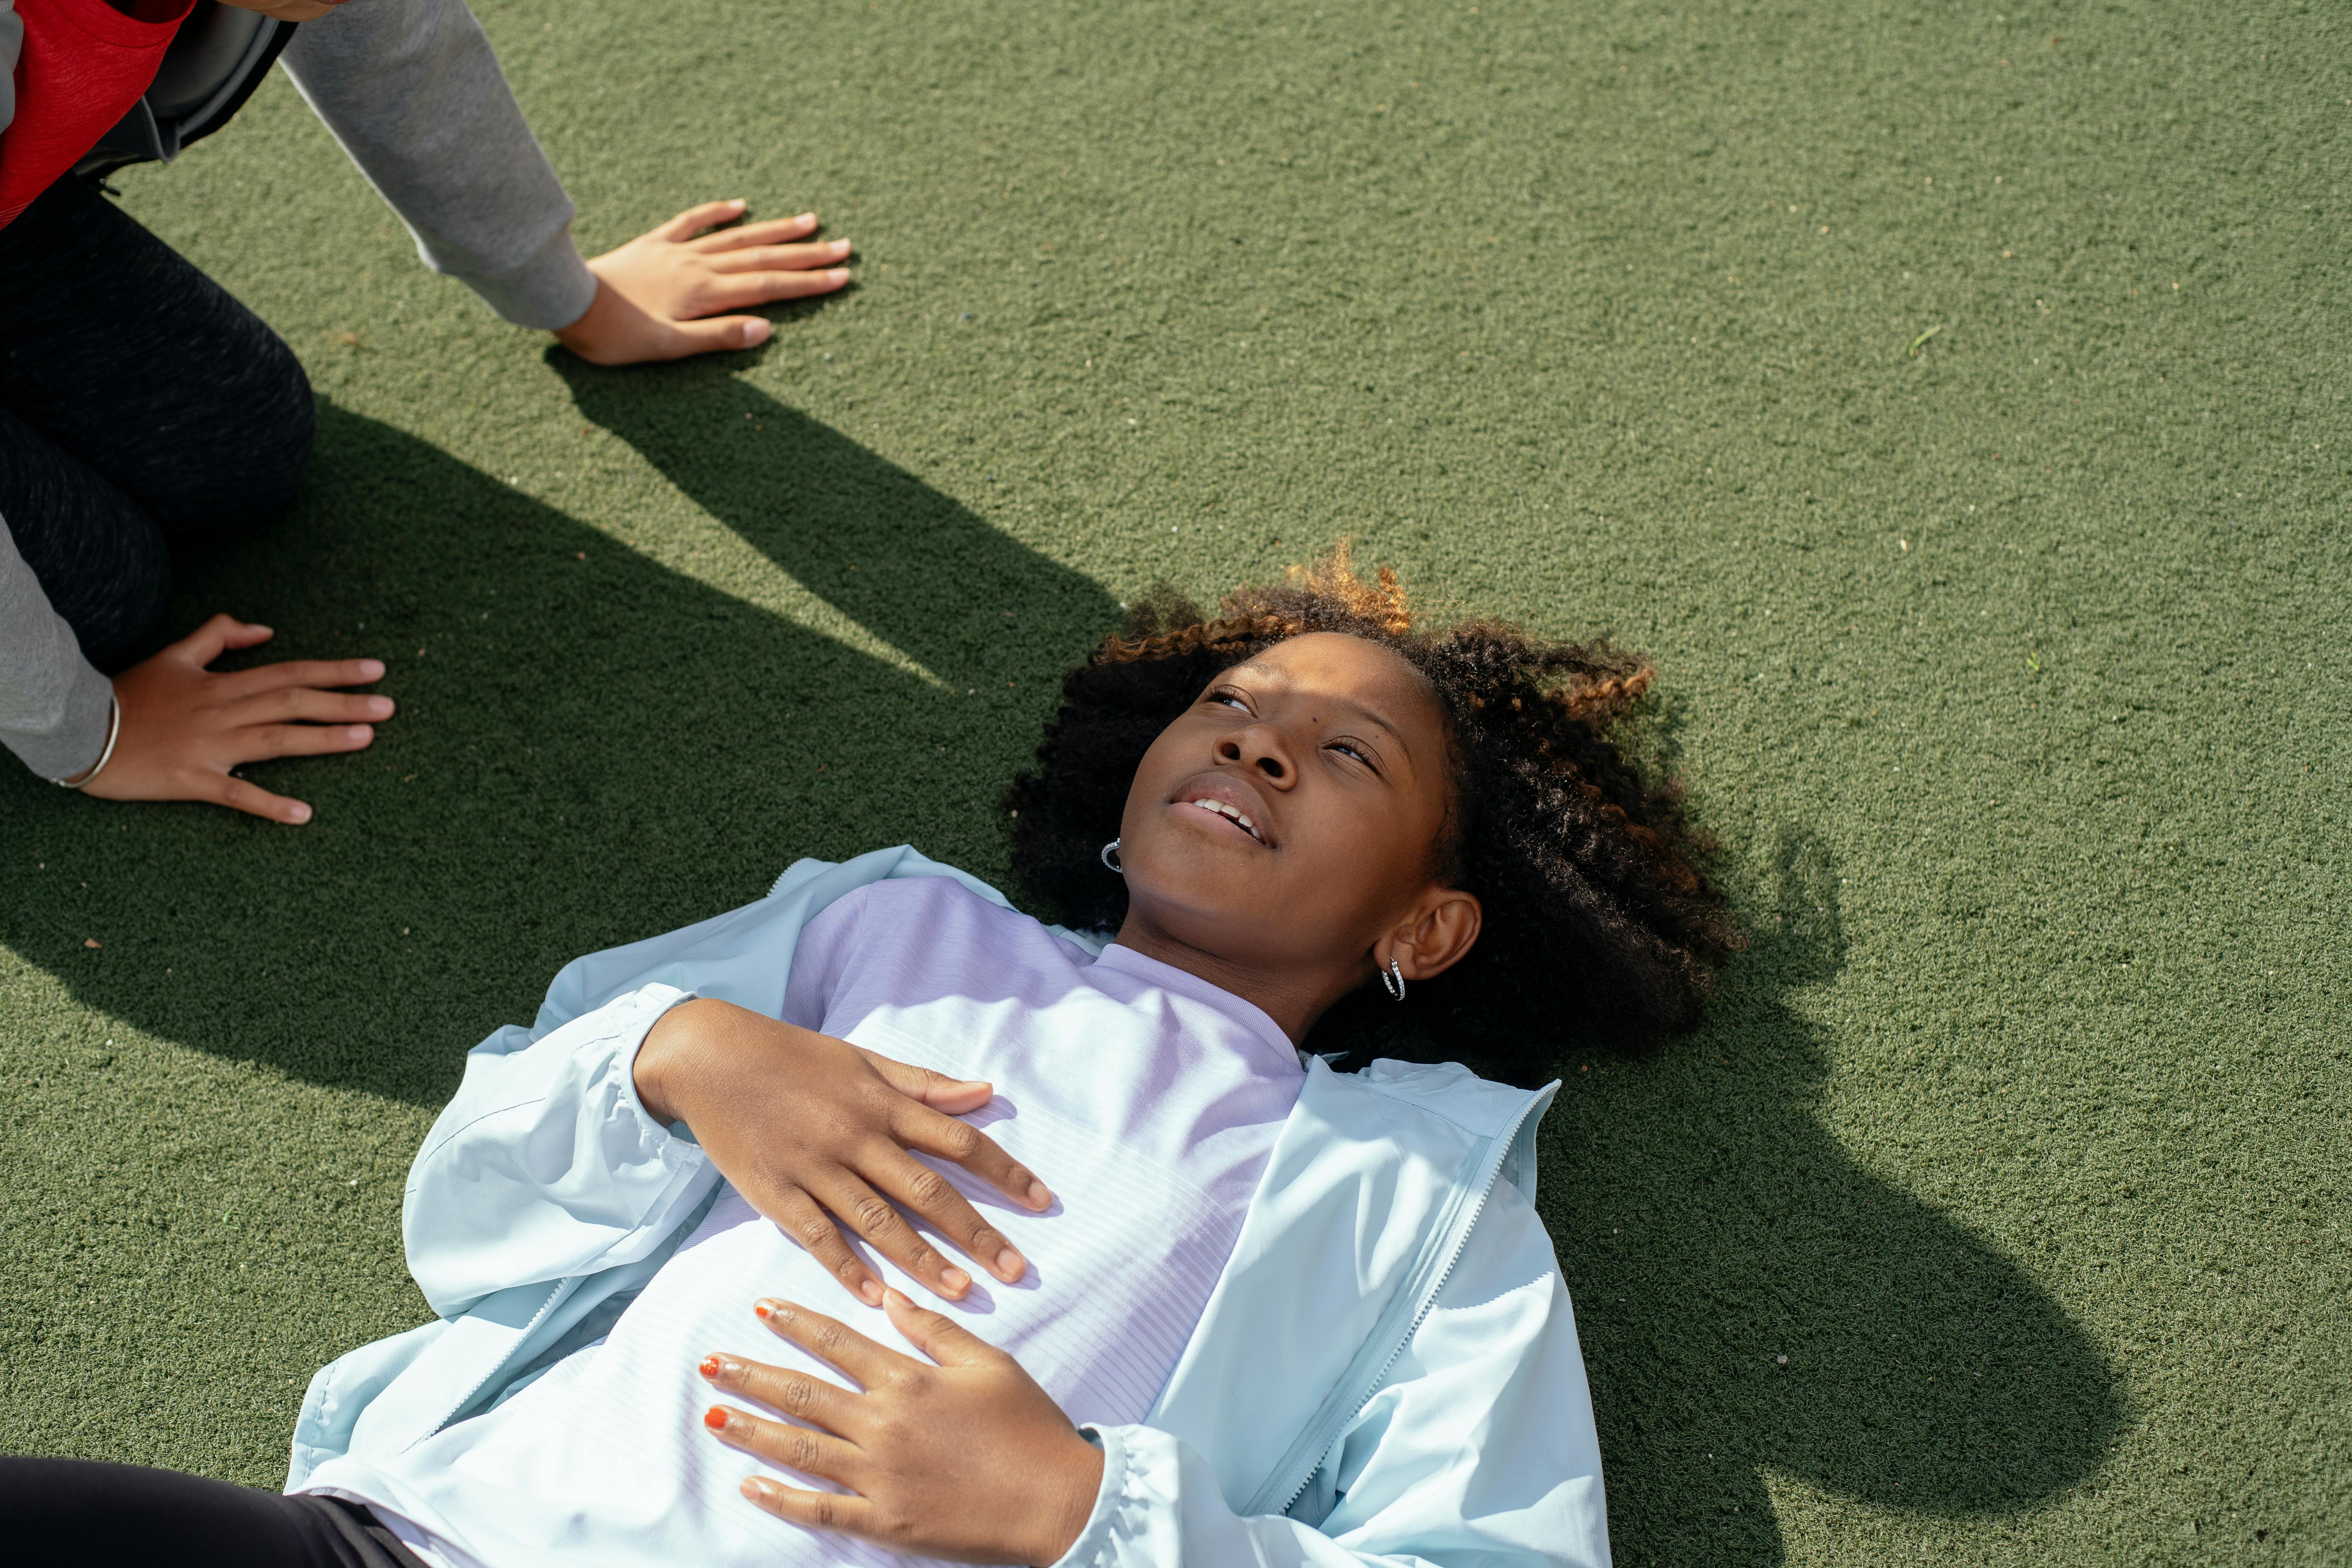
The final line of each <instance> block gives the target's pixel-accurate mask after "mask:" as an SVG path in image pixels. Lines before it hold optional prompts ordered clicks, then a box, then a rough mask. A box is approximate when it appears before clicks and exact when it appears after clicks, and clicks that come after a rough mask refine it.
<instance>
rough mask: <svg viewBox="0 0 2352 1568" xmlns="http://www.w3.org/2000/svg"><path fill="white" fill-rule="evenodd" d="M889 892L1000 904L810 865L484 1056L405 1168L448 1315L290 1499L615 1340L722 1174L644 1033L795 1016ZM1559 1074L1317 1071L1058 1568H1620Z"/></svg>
mask: <svg viewBox="0 0 2352 1568" xmlns="http://www.w3.org/2000/svg"><path fill="white" fill-rule="evenodd" d="M886 877H953V878H955V879H958V880H960V881H961V882H962V883H963V884H964V885H965V886H967V887H969V888H971V889H973V890H974V891H975V892H977V893H979V894H981V895H982V896H983V897H986V898H988V899H990V900H993V901H995V902H997V903H1000V904H1002V903H1003V902H1004V901H1005V900H1004V899H1003V895H1002V894H999V893H998V892H997V891H996V890H995V889H992V888H989V887H987V886H986V885H985V884H982V883H981V882H978V881H976V880H974V879H972V878H971V877H969V876H966V875H965V874H964V873H962V872H961V871H957V870H955V869H953V868H950V867H946V866H941V865H939V864H937V863H935V862H933V861H930V860H927V859H925V858H923V857H922V856H920V855H919V854H917V853H916V852H915V851H914V850H912V849H910V848H907V847H903V846H902V847H898V848H896V849H884V850H877V851H876V852H874V853H872V854H869V855H863V856H860V857H858V858H856V859H854V860H850V861H846V862H845V863H843V864H840V865H831V864H827V863H825V862H823V861H816V860H803V861H800V862H799V863H797V864H796V865H794V866H793V868H791V869H790V870H788V871H786V872H785V873H784V875H783V876H782V878H781V879H778V881H777V883H776V886H775V888H774V889H773V890H772V892H771V893H770V894H769V895H768V897H766V898H765V899H762V900H760V901H759V902H757V903H753V904H749V905H746V906H745V907H744V908H742V909H740V910H733V911H732V912H730V913H728V914H724V915H720V916H719V917H718V918H716V919H714V920H709V921H703V922H701V923H700V924H698V925H694V926H688V928H686V929H685V930H683V931H675V932H672V933H671V934H670V935H667V936H664V937H656V938H655V939H653V940H652V941H649V942H636V943H634V944H632V945H630V946H627V947H621V948H614V949H612V950H610V951H608V952H600V953H592V954H590V955H589V956H588V957H586V958H583V959H579V960H577V961H575V962H574V963H571V964H569V965H567V966H566V967H565V968H564V970H563V972H562V973H560V974H559V975H557V976H556V979H555V983H554V984H553V985H552V986H551V987H550V988H549V991H548V994H547V1001H546V1003H545V1005H543V1006H541V1009H540V1013H539V1017H538V1019H537V1020H536V1022H534V1023H533V1025H532V1026H531V1027H530V1029H528V1030H525V1029H522V1028H520V1027H514V1026H509V1027H508V1028H505V1029H501V1030H499V1032H498V1033H497V1034H494V1035H492V1036H491V1037H489V1038H488V1039H487V1040H485V1041H483V1042H482V1043H481V1044H480V1045H479V1046H478V1047H475V1048H474V1050H473V1051H472V1052H471V1053H470V1054H469V1055H468V1057H467V1062H466V1077H465V1082H464V1084H463V1085H462V1086H461V1087H460V1088H459V1089H458V1091H457V1098H456V1099H454V1100H451V1101H450V1103H449V1106H448V1108H447V1109H446V1110H444V1111H443V1112H442V1114H441V1117H440V1120H439V1121H436V1123H435V1124H434V1127H433V1131H432V1133H431V1134H430V1135H429V1136H428V1137H427V1138H426V1140H425V1147H424V1150H423V1151H422V1152H420V1153H419V1154H418V1155H417V1158H416V1163H415V1167H414V1168H413V1169H412V1171H411V1172H410V1174H409V1181H408V1189H407V1196H406V1207H405V1215H404V1233H405V1237H406V1240H407V1245H408V1263H409V1268H410V1269H411V1270H412V1272H414V1273H415V1277H416V1281H417V1283H418V1285H419V1286H421V1287H422V1288H423V1289H424V1291H425V1299H426V1300H428V1301H429V1302H431V1303H432V1306H433V1309H434V1310H435V1311H436V1312H437V1313H438V1314H439V1315H440V1316H439V1320H438V1321H435V1322H431V1323H427V1324H425V1326H424V1327H422V1328H418V1329H414V1330H411V1331H409V1332H407V1333H404V1334H399V1335H395V1336H394V1337H393V1338H391V1339H388V1340H380V1341H378V1342H375V1343H373V1344H370V1345H365V1346H362V1348H360V1349H359V1350H356V1351H353V1352H351V1353H350V1354H349V1355H346V1356H344V1357H343V1358H342V1359H341V1360H340V1361H337V1362H335V1363H332V1364H331V1365H330V1366H327V1367H325V1368H323V1369H322V1370H320V1373H318V1375H317V1376H316V1377H314V1378H312V1379H311V1381H310V1393H309V1394H308V1395H307V1396H306V1397H305V1398H304V1400H303V1403H302V1413H301V1416H300V1418H299V1421H298V1422H297V1424H296V1426H295V1430H294V1445H293V1463H292V1467H291V1469H290V1471H289V1476H288V1479H287V1489H289V1491H290V1490H294V1489H299V1487H301V1486H302V1485H303V1483H304V1481H305V1480H306V1479H307V1478H308V1477H310V1474H311V1473H312V1472H313V1471H314V1470H315V1469H316V1468H318V1467H319V1466H320V1465H322V1464H325V1463H327V1462H328V1461H330V1460H331V1459H332V1458H335V1457H336V1456H339V1455H342V1454H346V1453H348V1454H351V1455H352V1456H353V1457H354V1458H361V1459H366V1458H371V1457H372V1456H379V1455H388V1454H391V1453H395V1452H398V1451H399V1450H400V1449H403V1448H405V1447H408V1446H409V1445H410V1444H412V1443H415V1442H416V1441H418V1440H420V1439H422V1438H424V1437H426V1436H430V1435H431V1434H433V1433H434V1432H436V1431H438V1430H440V1429H441V1428H443V1427H444V1426H447V1425H448V1424H449V1423H451V1422H453V1421H458V1420H462V1419H465V1418H466V1417H467V1416H469V1415H477V1414H479V1413H480V1412H481V1411H483V1410H486V1409H488V1408H489V1407H491V1406H492V1405H496V1404H498V1403H499V1401H500V1400H502V1399H504V1398H506V1397H507V1396H508V1395H509V1394H513V1393H514V1392H515V1391H516V1390H517V1389H519V1388H520V1387H521V1386H523V1385H524V1384H527V1383H529V1382H530V1380H531V1379H532V1378H533V1377H535V1376H537V1375H538V1374H539V1373H541V1372H543V1371H545V1370H546V1369H547V1368H548V1367H550V1366H552V1365H553V1364H554V1363H556V1362H557V1361H559V1360H561V1359H562V1357H563V1356H565V1355H567V1354H569V1353H571V1352H572V1351H573V1350H575V1349H578V1348H580V1347H581V1346H583V1345H585V1344H588V1343H590V1342H593V1341H594V1340H596V1339H598V1338H600V1337H601V1336H602V1335H603V1334H604V1333H605V1332H606V1331H608V1330H609V1329H610V1327H611V1325H612V1323H613V1322H614V1320H615V1319H616V1318H617V1317H618V1316H619V1314H620V1311H621V1310H622V1309H623V1308H624V1307H625V1305H626V1304H627V1303H628V1301H629V1300H631V1299H632V1298H633V1297H634V1296H635V1294H636V1292H637V1291H638V1290H640V1289H643V1288H644V1286H645V1284H646V1281H647V1280H649V1279H652V1278H653V1276H654V1274H655V1272H656V1270H657V1269H659V1268H660V1267H661V1266H662V1264H663V1262H664V1261H665V1260H666V1259H667V1258H668V1256H669V1254H670V1253H671V1251H673V1250H674V1249H675V1248H676V1247H677V1245H678V1243H679V1242H680V1241H681V1240H682V1239H683V1238H684V1237H686V1236H687V1235H688V1233H689V1232H690V1231H691V1230H692V1228H693V1226H694V1225H695V1224H696V1222H697V1221H698V1219H699V1218H700V1216H701V1215H703V1214H704V1213H705V1212H706V1211H707V1209H708V1207H709V1205H710V1203H711V1202H712V1200H713V1199H714V1197H715V1196H716V1194H718V1192H719V1188H720V1186H721V1184H722V1182H721V1178H720V1177H719V1173H717V1171H716V1170H714V1169H713V1168H712V1166H711V1164H710V1163H709V1158H708V1157H707V1156H706V1155H704V1153H703V1152H702V1151H701V1150H700V1149H699V1148H698V1146H697V1145H696V1144H695V1143H694V1142H692V1141H691V1139H690V1138H689V1137H686V1136H680V1135H678V1134H677V1132H674V1131H671V1130H667V1129H664V1128H662V1127H660V1126H658V1125H656V1123H655V1122H654V1121H652V1120H651V1119H650V1118H648V1117H647V1116H646V1113H645V1110H644V1108H643V1107H642V1106H641V1105H639V1103H638V1101H637V1099H636V1095H635V1088H634V1085H633V1080H632V1076H631V1075H632V1065H633V1062H634V1058H635V1052H636V1047H637V1046H638V1044H639V1043H640V1042H641V1041H642V1040H643V1039H644V1037H645V1034H646V1030H647V1029H648V1028H650V1027H651V1026H652V1025H653V1022H654V1020H655V1019H656V1018H658V1017H659V1016H661V1014H662V1013H663V1012H664V1011H666V1010H667V1008H668V1007H670V1006H672V1005H676V1003H677V1002H678V1001H680V1000H682V999H684V998H685V997H686V996H688V995H702V996H715V997H719V998H722V999H724V1000H727V1001H730V1002H733V1003H736V1004H738V1005H741V1006H745V1007H750V1008H754V1009H756V1010H758V1011H760V1012H763V1013H765V1014H767V1015H769V1016H778V1015H779V1014H780V1013H781V1011H782V1002H783V993H784V982H785V977H786V975H787V974H788V973H790V970H791V967H792V955H793V945H794V943H795V942H797V941H798V938H799V935H800V931H801V928H802V927H803V925H804V924H806V923H807V921H808V920H809V918H810V917H811V916H812V915H814V913H815V912H816V911H817V910H821V909H823V908H824V906H825V905H826V904H828V903H830V902H832V901H833V900H835V899H836V898H839V897H840V896H841V895H842V894H844V893H845V892H847V891H849V890H850V889H853V888H858V887H863V886H865V885H866V884H867V883H869V882H873V881H877V880H880V879H883V878H886ZM1557 1087H1558V1086H1557V1085H1554V1086H1551V1087H1550V1088H1547V1089H1541V1090H1538V1091H1537V1092H1534V1093H1528V1092H1526V1091H1524V1090H1520V1089H1507V1088H1505V1087H1503V1086H1501V1085H1499V1084H1494V1083H1488V1082H1486V1081H1485V1080H1483V1079H1478V1078H1475V1077H1474V1076H1472V1075H1471V1074H1470V1073H1468V1072H1467V1071H1465V1070H1464V1069H1463V1068H1458V1067H1415V1066H1409V1065H1406V1064H1403V1063H1400V1062H1392V1061H1381V1062H1374V1063H1372V1064H1371V1065H1370V1067H1368V1068H1365V1069H1363V1070H1362V1071H1361V1072H1357V1073H1340V1072H1335V1071H1333V1070H1332V1069H1331V1068H1329V1067H1328V1065H1326V1064H1325V1063H1324V1062H1322V1061H1320V1060H1312V1059H1310V1061H1309V1062H1308V1064H1307V1082H1306V1086H1305V1088H1304V1089H1302V1090H1301V1092H1300V1094H1299V1098H1298V1102H1297V1107H1296V1108H1295V1109H1294V1110H1292V1112H1291V1114H1290V1117H1289V1120H1288V1121H1286V1123H1285V1124H1284V1126H1283V1129H1282V1131H1281V1133H1280V1135H1279V1136H1278V1137H1277V1139H1276V1143H1275V1148H1274V1152H1273V1154H1272V1155H1271V1157H1270V1158H1269V1160H1268V1162H1267V1165H1266V1171H1265V1177H1264V1179H1263V1181H1262V1182H1261V1184H1260V1185H1259V1188H1258V1191H1257V1194H1256V1195H1255V1197H1254V1198H1253V1199H1252V1200H1251V1203H1250V1207H1249V1210H1248V1213H1247V1214H1246V1215H1245V1216H1244V1219H1243V1223H1242V1229H1241V1235H1240V1237H1239V1239H1238V1241H1237V1242H1236V1243H1235V1246H1234V1254H1233V1257H1232V1258H1231V1259H1230V1260H1229V1261H1228V1262H1227V1264H1226V1265H1225V1269H1224V1273H1223V1276H1222V1277H1221V1278H1220V1279H1219V1280H1218V1283H1217V1286H1216V1288H1215V1289H1214V1291H1213V1293H1212V1295H1211V1296H1210V1299H1209V1304H1208V1307H1207V1309H1206V1310H1204V1311H1203V1313H1202V1318H1201V1321H1200V1324H1199V1326H1198V1327H1197V1328H1196V1329H1195V1330H1194V1331H1193V1334H1192V1341H1191V1342H1190V1343H1189V1344H1188V1345H1187V1346H1186V1347H1185V1350H1184V1352H1183V1354H1182V1356H1181V1358H1180V1359H1179V1361H1178V1363H1177V1365H1176V1370H1175V1372H1174V1373H1172V1374H1171V1376H1170V1378H1169V1381H1168V1385H1167V1387H1166V1388H1165V1389H1164V1390H1163V1391H1162V1392H1161V1394H1160V1398H1159V1401H1158V1403H1157V1404H1156V1405H1154V1406H1153V1407H1152V1410H1151V1413H1150V1415H1149V1417H1148V1418H1147V1419H1146V1420H1145V1422H1144V1423H1143V1424H1141V1425H1139V1426H1114V1427H1103V1428H1097V1429H1095V1430H1094V1434H1093V1435H1094V1436H1096V1437H1097V1439H1098V1440H1099V1441H1100V1443H1101V1444H1102V1446H1103V1449H1104V1453H1105V1458H1106V1463H1105V1465H1104V1468H1103V1483H1102V1489H1101V1492H1100V1493H1099V1494H1098V1496H1097V1500H1096V1503H1095V1509H1094V1513H1093V1516H1092V1517H1091V1519H1090V1520H1089V1521H1087V1527H1086V1530H1085V1531H1084V1532H1083V1533H1082V1534H1081V1535H1080V1537H1079V1539H1078V1542H1077V1543H1076V1546H1074V1547H1073V1548H1072V1549H1071V1550H1070V1552H1069V1553H1068V1555H1067V1556H1066V1558H1064V1560H1063V1563H1064V1565H1065V1568H1078V1565H1085V1568H1112V1565H1118V1568H1146V1565H1149V1568H1196V1565H1197V1568H1210V1565H1214V1568H1241V1565H1245V1564H1293V1563H1296V1564H1317V1565H1328V1568H1342V1565H1345V1568H1361V1565H1362V1564H1367V1563H1383V1564H1399V1565H1402V1564H1424V1563H1425V1564H1444V1565H1458V1568H1472V1565H1474V1564H1475V1568H1517V1565H1528V1568H1533V1565H1536V1564H1546V1565H1562V1564H1575V1565H1577V1568H1605V1565H1606V1564H1607V1563H1608V1561H1609V1543H1608V1527H1607V1518H1606V1512H1605V1508H1604V1504H1603V1501H1602V1496H1601V1455H1600V1447H1599V1443H1598V1440H1597V1438H1596V1436H1595V1434H1594V1431H1593V1425H1592V1410H1591V1398H1590V1395H1589V1394H1588V1392H1587V1390H1586V1386H1585V1380H1584V1363H1583V1358H1582V1356H1581V1355H1580V1352H1579V1351H1578V1348H1577V1342H1576V1323H1575V1319H1574V1316H1573V1314H1572V1312H1571V1311H1570V1306H1569V1300H1568V1288H1567V1285H1566V1282H1565V1281H1564V1280H1563V1279H1561V1278H1560V1273H1559V1263H1558V1261H1557V1260H1556V1258H1554V1256H1553V1253H1552V1247H1551V1242H1550V1239H1549V1237H1547V1236H1546V1235H1545V1233H1544V1230H1543V1226H1542V1225H1541V1224H1540V1223H1539V1222H1538V1219H1537V1217H1536V1213H1535V1209H1534V1207H1533V1205H1532V1204H1531V1202H1530V1197H1531V1195H1532V1194H1533V1193H1534V1191H1535V1128H1536V1121H1537V1119H1538V1117H1539V1116H1540V1115H1541V1114H1542V1111H1543V1109H1544V1107H1545V1106H1546V1105H1547V1104H1549V1101H1550V1099H1551V1095H1552V1092H1553V1089H1556V1088H1557ZM746 1506H749V1505H746Z"/></svg>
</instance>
